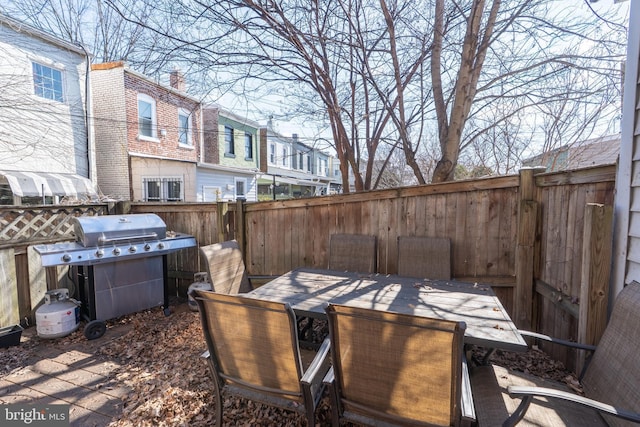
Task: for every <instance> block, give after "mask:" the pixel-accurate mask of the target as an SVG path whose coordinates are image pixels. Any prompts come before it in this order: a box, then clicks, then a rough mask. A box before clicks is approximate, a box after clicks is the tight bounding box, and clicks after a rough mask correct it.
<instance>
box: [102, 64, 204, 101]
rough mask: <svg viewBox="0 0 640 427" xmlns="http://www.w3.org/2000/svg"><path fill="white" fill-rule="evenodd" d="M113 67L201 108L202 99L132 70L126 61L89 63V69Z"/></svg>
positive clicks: (110, 68) (108, 68) (109, 68)
mask: <svg viewBox="0 0 640 427" xmlns="http://www.w3.org/2000/svg"><path fill="white" fill-rule="evenodd" d="M114 68H122V69H123V71H124V72H125V73H128V74H131V75H132V76H135V77H137V78H139V79H141V80H144V81H146V82H147V83H150V84H152V85H154V86H158V87H160V88H162V89H164V90H166V91H167V92H169V93H172V94H174V95H177V96H180V97H182V98H185V99H188V100H189V101H193V102H195V103H197V104H199V105H200V108H202V100H200V99H198V98H196V97H194V96H192V95H189V94H188V93H186V92H182V91H180V90H178V89H176V88H173V87H171V86H167V85H165V84H162V83H160V82H158V81H156V80H154V79H152V78H151V77H149V76H147V75H144V74H142V73H139V72H137V71H135V70H132V69H131V68H129V66H128V65H127V63H126V62H125V61H112V62H101V63H98V64H91V71H102V70H112V69H114Z"/></svg>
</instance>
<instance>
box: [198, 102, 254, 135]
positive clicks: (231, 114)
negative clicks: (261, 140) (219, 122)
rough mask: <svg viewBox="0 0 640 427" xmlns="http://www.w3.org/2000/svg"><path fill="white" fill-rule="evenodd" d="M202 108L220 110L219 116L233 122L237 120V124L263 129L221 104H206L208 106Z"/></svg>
mask: <svg viewBox="0 0 640 427" xmlns="http://www.w3.org/2000/svg"><path fill="white" fill-rule="evenodd" d="M202 108H203V109H204V110H218V114H219V115H221V116H223V117H226V118H228V119H231V120H235V121H236V122H238V123H241V124H243V125H247V126H251V127H253V128H255V129H256V130H258V129H260V128H261V126H260V123H258V122H256V121H254V120H251V119H249V118H247V117H243V116H241V115H239V114H237V113H234V112H233V111H230V110H227V109H225V108H223V107H222V106H221V105H220V104H206V105H203V106H202Z"/></svg>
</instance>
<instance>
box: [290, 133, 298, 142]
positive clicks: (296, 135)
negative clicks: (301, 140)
mask: <svg viewBox="0 0 640 427" xmlns="http://www.w3.org/2000/svg"><path fill="white" fill-rule="evenodd" d="M291 139H293V142H298V134H297V133H292V134H291Z"/></svg>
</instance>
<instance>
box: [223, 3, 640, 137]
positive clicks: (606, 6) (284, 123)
mask: <svg viewBox="0 0 640 427" xmlns="http://www.w3.org/2000/svg"><path fill="white" fill-rule="evenodd" d="M630 1H631V0H623V1H620V0H597V1H595V2H591V1H590V0H553V1H552V2H551V3H552V4H553V7H555V8H557V9H558V10H563V9H570V10H571V12H570V13H580V14H584V15H585V18H591V17H592V14H593V12H592V11H591V10H590V8H589V6H591V8H592V9H593V11H595V12H596V13H597V14H603V13H604V12H607V11H609V10H610V9H611V8H614V9H616V10H617V12H618V13H619V14H621V15H623V16H624V15H628V9H629V4H630ZM634 1H635V0H634ZM218 102H219V103H220V104H221V105H223V106H224V107H225V108H227V109H229V110H232V111H234V112H236V113H238V114H240V115H245V116H246V117H248V118H250V119H252V120H254V121H257V122H258V123H260V124H261V125H266V124H267V120H268V117H269V112H275V115H274V119H273V120H272V123H273V126H274V127H275V129H276V131H278V132H279V133H280V134H282V135H284V136H291V135H292V134H297V135H298V136H299V137H300V138H301V140H303V141H304V142H306V143H308V144H312V145H313V144H315V145H320V146H319V147H318V148H321V149H323V148H324V147H322V145H325V146H326V145H327V144H326V143H325V142H324V141H326V140H327V139H331V133H330V131H329V129H328V124H327V123H326V122H324V123H323V122H321V121H319V122H317V123H313V122H312V123H309V122H302V121H299V120H296V118H295V115H293V114H291V115H287V114H286V111H287V102H288V101H287V99H286V98H283V97H279V96H277V95H272V96H270V97H269V98H262V99H260V100H252V102H251V104H250V105H247V104H246V103H245V102H244V101H243V100H242V99H240V98H238V97H237V96H234V95H231V94H229V95H224V96H222V97H221V98H220V99H219V100H218Z"/></svg>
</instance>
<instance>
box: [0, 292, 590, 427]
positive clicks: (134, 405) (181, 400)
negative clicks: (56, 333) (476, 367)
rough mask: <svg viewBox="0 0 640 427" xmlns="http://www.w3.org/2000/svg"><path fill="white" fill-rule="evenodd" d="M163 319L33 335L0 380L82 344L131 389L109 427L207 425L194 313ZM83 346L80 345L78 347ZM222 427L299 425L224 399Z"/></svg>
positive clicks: (0, 355) (541, 362)
mask: <svg viewBox="0 0 640 427" xmlns="http://www.w3.org/2000/svg"><path fill="white" fill-rule="evenodd" d="M172 309H173V311H174V312H173V313H172V314H171V316H169V317H165V316H164V315H163V313H162V310H161V309H159V308H158V309H152V310H147V311H143V312H140V313H136V314H132V315H129V316H125V317H123V318H120V319H117V320H114V321H110V322H108V323H109V328H112V327H113V326H116V325H125V326H126V327H127V329H128V332H126V333H125V334H123V335H122V336H117V337H109V330H107V333H106V335H105V336H104V337H103V338H100V339H98V340H95V341H89V342H88V341H86V339H85V338H84V336H83V334H82V328H80V329H79V330H78V331H76V332H74V333H73V334H71V335H69V336H67V337H64V338H60V339H57V340H41V339H38V337H37V336H36V337H34V338H33V339H31V340H29V341H27V342H23V343H22V344H21V345H20V346H19V347H12V348H9V349H6V350H0V375H4V374H6V373H8V372H10V371H11V370H13V369H16V368H18V367H20V366H22V365H24V363H25V361H26V360H29V358H30V357H31V356H32V355H33V354H34V350H35V349H36V348H37V347H38V346H42V345H50V346H56V347H58V348H64V347H65V346H68V345H70V344H81V343H84V344H86V345H90V346H91V347H92V348H93V349H94V350H93V351H94V354H95V356H96V358H99V359H102V360H104V361H106V360H111V361H113V362H114V363H115V364H117V365H119V367H118V368H117V369H116V370H115V371H114V372H113V373H112V376H113V380H114V382H115V383H120V384H123V385H125V386H127V387H128V388H129V389H130V390H131V392H130V393H129V394H128V395H127V396H126V397H124V398H123V402H122V406H123V413H122V416H121V417H120V418H119V419H118V420H114V421H113V422H112V423H111V424H110V426H111V427H130V426H136V427H137V426H194V427H197V426H210V425H212V424H213V420H214V417H215V408H214V403H213V402H214V398H213V382H212V380H211V377H210V373H209V368H208V365H207V362H206V361H205V360H204V359H202V358H201V357H200V355H201V354H202V352H203V351H204V350H205V349H206V344H205V342H204V338H203V335H202V329H201V326H200V318H199V315H198V313H197V312H193V311H189V310H188V308H187V304H186V303H184V302H183V303H181V304H179V305H175V304H174V305H172ZM326 333H327V329H326V323H325V324H323V323H321V322H320V323H317V324H314V329H313V335H314V339H316V340H317V339H320V338H321V337H320V335H322V334H326ZM84 344H83V346H84ZM491 362H492V363H495V364H499V365H502V366H506V367H508V368H510V369H516V370H520V371H523V372H529V373H532V374H534V375H539V376H542V377H545V378H550V379H554V380H558V381H564V382H567V383H568V384H570V385H571V386H572V387H574V388H577V389H579V384H578V382H577V381H576V380H575V375H573V374H571V373H569V372H567V371H566V370H565V369H564V366H562V364H561V363H559V362H557V361H554V360H552V359H551V358H549V356H547V355H546V354H545V353H544V352H542V351H539V350H535V349H534V350H530V351H529V352H527V353H521V354H517V353H506V352H505V353H503V352H496V353H495V354H494V355H493V356H492V359H491ZM223 414H224V424H225V425H227V426H258V427H268V426H289V427H298V426H304V425H305V424H306V423H305V421H303V419H302V418H301V417H300V416H299V415H298V414H296V413H293V412H290V411H285V410H282V409H278V408H273V407H270V406H266V405H262V404H259V403H255V402H252V401H248V400H245V399H239V398H233V397H231V398H230V397H229V396H225V399H224V410H223ZM330 424H331V423H330V409H329V406H328V398H327V397H325V398H324V399H323V401H322V402H321V404H320V408H319V409H318V412H317V425H319V426H328V425H330Z"/></svg>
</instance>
